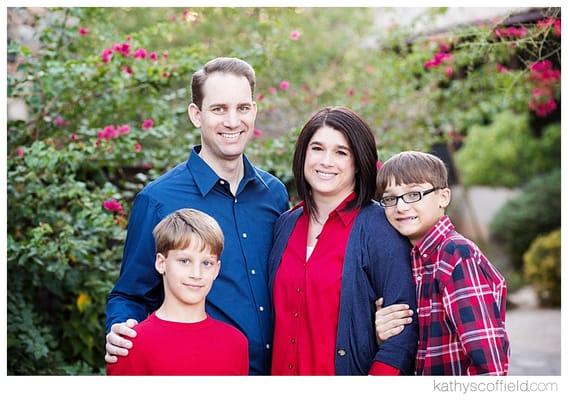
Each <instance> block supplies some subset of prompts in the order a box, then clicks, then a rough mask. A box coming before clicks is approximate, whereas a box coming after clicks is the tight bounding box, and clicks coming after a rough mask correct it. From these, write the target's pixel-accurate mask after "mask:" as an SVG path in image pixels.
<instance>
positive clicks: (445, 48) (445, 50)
mask: <svg viewBox="0 0 568 400" xmlns="http://www.w3.org/2000/svg"><path fill="white" fill-rule="evenodd" d="M438 50H439V51H440V52H442V53H448V52H449V51H450V45H449V44H448V43H446V42H440V43H439V44H438Z"/></svg>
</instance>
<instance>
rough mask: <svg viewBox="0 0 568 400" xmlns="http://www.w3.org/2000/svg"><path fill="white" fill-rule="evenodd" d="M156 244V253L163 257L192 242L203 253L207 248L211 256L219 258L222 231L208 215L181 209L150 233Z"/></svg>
mask: <svg viewBox="0 0 568 400" xmlns="http://www.w3.org/2000/svg"><path fill="white" fill-rule="evenodd" d="M152 235H154V241H155V242H156V253H161V254H163V255H164V256H165V257H167V255H168V251H170V250H181V249H185V248H187V247H189V246H190V245H191V244H192V242H193V241H194V240H197V241H198V242H199V243H198V246H199V245H200V249H201V250H202V251H203V250H205V249H206V248H208V249H209V250H210V251H211V253H212V254H215V255H217V257H220V256H221V252H222V251H223V240H224V237H223V231H222V230H221V227H220V226H219V224H218V223H217V221H215V219H214V218H213V217H211V216H210V215H208V214H206V213H204V212H202V211H198V210H194V209H191V208H182V209H179V210H177V211H174V212H173V213H171V214H169V215H168V216H167V217H166V218H164V219H163V220H161V221H160V223H158V225H156V227H155V228H154V230H153V231H152Z"/></svg>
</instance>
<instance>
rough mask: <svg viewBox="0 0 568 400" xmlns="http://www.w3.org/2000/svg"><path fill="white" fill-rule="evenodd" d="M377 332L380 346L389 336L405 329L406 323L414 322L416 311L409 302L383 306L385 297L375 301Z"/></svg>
mask: <svg viewBox="0 0 568 400" xmlns="http://www.w3.org/2000/svg"><path fill="white" fill-rule="evenodd" d="M375 306H376V307H377V311H376V312H375V333H376V335H377V343H378V344H379V346H380V345H381V344H382V343H383V342H384V341H385V340H387V339H388V338H390V337H392V336H395V335H398V334H399V333H400V332H402V330H403V329H404V325H407V324H410V323H411V322H412V314H414V312H413V311H412V310H410V309H409V307H408V304H392V305H390V306H388V307H385V308H382V306H383V298H382V297H381V298H380V299H378V300H377V301H376V302H375Z"/></svg>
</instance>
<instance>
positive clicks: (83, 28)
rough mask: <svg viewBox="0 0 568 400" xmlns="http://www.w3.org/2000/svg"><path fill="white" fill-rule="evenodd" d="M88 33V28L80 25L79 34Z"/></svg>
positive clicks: (84, 34)
mask: <svg viewBox="0 0 568 400" xmlns="http://www.w3.org/2000/svg"><path fill="white" fill-rule="evenodd" d="M88 34H89V30H88V29H87V28H85V27H83V26H82V27H80V28H79V35H81V36H87V35H88Z"/></svg>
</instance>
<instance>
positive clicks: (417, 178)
mask: <svg viewBox="0 0 568 400" xmlns="http://www.w3.org/2000/svg"><path fill="white" fill-rule="evenodd" d="M392 180H394V183H395V185H411V184H423V183H431V184H432V185H433V186H434V187H437V188H445V187H447V186H448V170H447V168H446V165H445V164H444V162H443V161H442V160H441V159H440V158H438V157H436V156H435V155H433V154H429V153H423V152H421V151H403V152H402V153H398V154H395V155H394V156H392V157H391V158H389V159H388V160H387V161H386V162H385V163H384V164H383V166H382V167H381V168H380V169H379V172H378V174H377V195H376V197H377V198H378V199H380V198H381V197H382V196H383V194H384V192H385V189H386V188H387V186H388V184H389V183H390V182H391V181H392Z"/></svg>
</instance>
